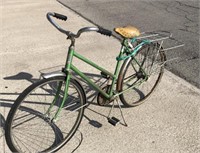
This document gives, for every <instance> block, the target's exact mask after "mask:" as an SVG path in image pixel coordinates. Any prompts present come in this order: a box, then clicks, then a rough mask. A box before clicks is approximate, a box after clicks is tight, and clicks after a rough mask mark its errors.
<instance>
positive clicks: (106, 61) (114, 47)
mask: <svg viewBox="0 0 200 153" xmlns="http://www.w3.org/2000/svg"><path fill="white" fill-rule="evenodd" d="M1 4H2V5H1V6H0V9H1V12H2V13H1V14H0V18H1V19H2V20H1V25H2V26H1V28H0V30H1V35H0V39H1V43H0V48H1V50H0V63H1V64H0V66H1V69H0V128H1V131H0V148H1V149H0V152H1V153H10V152H11V151H10V150H9V149H8V147H7V144H6V142H5V138H4V125H5V120H6V117H7V114H8V112H9V110H10V108H11V106H12V104H13V103H14V101H15V99H16V98H17V96H18V95H19V94H20V93H21V92H22V90H24V89H25V88H26V87H27V86H28V85H30V84H32V83H33V82H35V81H37V80H38V79H39V76H40V74H41V72H51V71H54V70H59V69H61V67H62V65H64V63H65V58H66V55H67V47H68V45H69V41H68V40H66V36H64V35H63V34H61V33H60V32H59V31H58V30H56V29H55V28H54V27H53V26H52V25H51V24H50V23H49V22H48V21H47V19H46V13H47V12H49V11H53V12H58V13H61V14H65V15H67V16H68V20H67V22H63V21H58V23H59V24H60V25H61V26H62V27H64V28H66V29H68V30H71V31H73V32H76V31H78V30H79V29H80V28H82V27H85V26H95V25H94V24H93V23H91V22H88V21H87V20H85V19H84V18H82V17H81V16H80V15H79V14H77V13H75V12H74V11H72V10H71V9H69V8H66V7H64V6H63V5H61V4H59V3H58V2H57V1H55V0H46V1H40V0H15V1H4V2H2V3H1ZM76 50H77V52H79V53H80V54H82V55H84V56H86V57H87V58H89V59H91V60H92V61H94V62H96V63H98V64H99V65H100V66H102V67H105V68H106V69H107V70H109V71H111V72H113V71H114V65H115V63H116V55H117V54H118V52H119V50H120V42H119V41H118V40H117V39H115V38H114V37H106V36H104V35H100V34H99V33H95V32H91V33H85V34H84V35H82V36H81V37H80V39H79V40H78V41H77V44H76ZM74 62H75V65H76V66H77V67H78V68H80V69H81V70H82V71H83V72H86V73H89V74H92V79H93V80H94V81H95V82H97V83H101V82H100V80H99V74H100V73H99V72H97V71H96V70H94V69H93V68H91V67H90V66H86V65H85V64H83V63H80V62H79V61H78V60H74ZM94 74H97V75H94ZM84 89H85V90H86V96H87V102H90V105H89V107H88V108H87V109H86V110H85V115H84V118H83V121H82V123H81V126H80V128H79V130H78V132H77V133H76V134H75V136H74V137H73V138H72V139H71V140H70V142H69V143H67V144H66V145H65V146H64V147H63V148H62V149H61V150H59V151H58V152H59V153H68V152H69V153H70V152H77V153H88V152H91V153H101V152H107V153H121V152H126V153H161V152H162V153H169V152H170V153H177V152H180V153H199V152H200V142H199V140H200V128H199V127H200V103H199V99H200V90H199V89H198V88H196V87H195V86H193V85H191V84H190V83H188V82H186V81H185V80H183V79H182V78H180V77H178V76H176V75H174V74H173V73H171V72H170V71H168V70H165V73H164V76H163V78H162V80H161V83H160V84H159V86H158V88H157V90H156V91H155V92H154V93H153V94H152V96H151V97H150V98H149V99H147V101H146V102H145V103H144V104H142V105H140V106H138V107H134V108H122V110H123V113H124V117H125V120H126V122H127V124H128V127H124V126H123V125H121V124H119V125H117V126H112V125H110V124H109V123H108V122H107V119H106V116H107V115H108V113H109V110H110V106H107V107H100V106H98V105H97V103H96V95H97V93H96V92H95V91H93V90H91V88H90V87H89V86H87V85H85V84H84ZM113 115H114V116H115V117H118V118H119V119H120V120H121V121H122V118H121V116H120V111H119V109H117V108H115V109H114V111H113Z"/></svg>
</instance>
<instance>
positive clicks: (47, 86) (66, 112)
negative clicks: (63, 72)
mask: <svg viewBox="0 0 200 153" xmlns="http://www.w3.org/2000/svg"><path fill="white" fill-rule="evenodd" d="M58 89H60V90H59V92H57V91H58ZM64 89H65V77H53V78H49V79H43V80H40V81H39V82H37V83H34V84H32V85H31V86H29V87H28V88H27V89H26V90H24V92H22V93H21V94H20V96H19V97H18V98H17V100H16V102H15V103H14V105H13V106H12V108H11V110H10V112H9V114H8V117H7V121H6V133H5V137H6V141H7V144H8V146H9V148H10V150H11V151H12V152H55V151H57V150H58V149H60V148H61V147H62V146H63V145H64V144H65V143H67V142H68V141H69V140H70V139H71V138H72V136H73V135H74V134H75V132H76V130H77V128H78V127H79V124H80V122H81V120H82V117H83V112H84V108H83V105H84V104H85V102H86V99H85V95H84V91H83V89H82V87H81V86H80V85H79V84H78V83H77V82H76V81H75V80H73V79H70V84H69V90H68V98H67V100H66V102H65V104H64V107H63V108H62V110H61V112H60V115H59V116H58V118H57V120H56V121H54V120H53V117H54V116H55V113H56V111H57V110H58V108H59V107H60V105H61V102H62V99H63V95H64ZM55 95H57V99H56V101H55V103H53V101H54V98H55ZM52 104H53V105H52ZM49 108H51V109H50V111H48V110H49Z"/></svg>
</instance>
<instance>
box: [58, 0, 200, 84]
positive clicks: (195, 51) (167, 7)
mask: <svg viewBox="0 0 200 153" xmlns="http://www.w3.org/2000/svg"><path fill="white" fill-rule="evenodd" d="M58 1H60V2H61V3H62V4H63V5H65V6H66V7H67V8H69V9H71V10H73V11H75V12H76V13H78V14H80V15H81V16H82V17H84V18H85V19H87V20H88V21H90V22H92V23H94V24H96V25H99V26H103V27H105V28H107V29H109V30H113V29H114V28H115V27H121V26H126V25H133V26H135V27H137V28H139V29H140V31H142V32H146V31H157V30H166V31H170V32H171V33H173V36H174V37H175V38H176V39H177V40H180V41H182V42H184V43H185V46H184V47H182V48H179V49H175V50H171V51H168V52H167V53H166V54H167V59H168V60H169V62H167V66H166V67H167V69H168V70H170V71H171V72H173V73H174V74H176V75H178V76H180V77H181V78H183V79H185V80H187V81H188V82H190V83H192V84H193V85H195V86H197V87H198V88H200V61H199V55H200V49H199V35H200V32H199V8H200V7H199V4H200V3H199V0H190V1H186V0H176V1H173V0H157V1H155V0H142V1H141V0H128V1H121V0H112V1H108V0H92V1H91V0H84V1H82V0H76V1H74V0H58ZM114 35H115V36H117V35H116V34H115V33H114ZM117 37H118V36H117ZM166 43H168V42H167V41H165V42H164V47H168V44H166ZM169 43H170V44H169V45H172V46H173V43H171V42H169ZM175 58H176V60H172V59H175ZM177 58H178V59H177Z"/></svg>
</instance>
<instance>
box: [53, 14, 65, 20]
mask: <svg viewBox="0 0 200 153" xmlns="http://www.w3.org/2000/svg"><path fill="white" fill-rule="evenodd" d="M54 17H55V18H57V19H60V20H64V21H66V20H67V17H66V16H65V15H62V14H59V13H54Z"/></svg>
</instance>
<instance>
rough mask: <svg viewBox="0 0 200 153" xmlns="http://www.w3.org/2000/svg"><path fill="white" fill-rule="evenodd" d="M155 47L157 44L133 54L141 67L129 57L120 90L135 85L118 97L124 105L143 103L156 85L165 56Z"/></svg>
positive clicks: (160, 75)
mask: <svg viewBox="0 0 200 153" xmlns="http://www.w3.org/2000/svg"><path fill="white" fill-rule="evenodd" d="M156 48H158V46H148V47H144V48H143V49H142V50H141V51H140V52H139V53H138V54H137V55H136V56H135V59H136V60H137V61H138V62H139V63H140V64H141V67H142V69H141V68H140V67H139V66H138V64H137V62H136V61H135V60H134V59H129V61H128V65H127V67H126V69H125V71H124V76H123V81H122V82H121V88H122V89H121V90H125V89H127V88H128V87H131V86H132V85H133V84H135V86H134V87H133V88H132V89H130V90H128V91H127V92H124V93H123V94H122V95H121V97H120V98H121V100H122V102H123V103H124V104H125V105H128V106H137V105H139V104H141V103H143V102H144V100H145V99H146V98H147V97H149V95H150V94H151V93H152V92H153V91H154V90H155V87H156V86H157V85H158V83H159V81H160V79H161V77H162V74H163V66H164V61H165V57H164V54H163V53H161V52H158V50H157V49H156ZM145 74H146V75H145Z"/></svg>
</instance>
